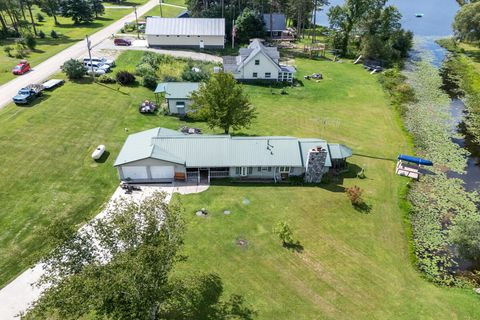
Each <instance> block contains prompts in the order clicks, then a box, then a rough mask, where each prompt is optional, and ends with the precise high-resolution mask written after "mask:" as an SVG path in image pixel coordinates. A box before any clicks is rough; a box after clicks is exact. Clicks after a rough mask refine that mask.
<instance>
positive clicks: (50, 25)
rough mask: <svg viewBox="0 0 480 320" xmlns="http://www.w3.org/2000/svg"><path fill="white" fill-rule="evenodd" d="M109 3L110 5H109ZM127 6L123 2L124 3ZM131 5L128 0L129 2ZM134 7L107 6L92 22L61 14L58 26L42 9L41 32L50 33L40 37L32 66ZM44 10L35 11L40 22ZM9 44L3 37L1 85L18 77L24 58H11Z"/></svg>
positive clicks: (0, 44) (140, 0)
mask: <svg viewBox="0 0 480 320" xmlns="http://www.w3.org/2000/svg"><path fill="white" fill-rule="evenodd" d="M136 2H138V3H139V4H141V3H144V2H145V0H137V1H136ZM106 5H108V4H106ZM122 5H123V4H122ZM127 5H128V3H127ZM131 11H132V9H109V8H107V9H105V14H104V15H103V16H100V17H99V18H98V19H95V20H94V21H93V22H92V23H90V24H79V25H75V24H74V23H73V21H72V20H71V19H70V18H63V17H57V19H58V22H59V24H58V25H55V23H54V20H53V17H48V16H47V15H46V14H44V13H43V12H42V15H43V16H44V17H45V21H44V22H36V26H37V31H38V32H40V30H41V31H43V32H44V33H45V35H46V37H45V38H44V39H40V38H37V39H36V40H37V46H36V48H35V50H33V51H31V52H30V53H29V54H28V55H27V56H26V59H27V60H29V62H30V64H31V66H32V68H35V66H36V65H38V64H40V63H42V62H43V61H45V60H46V59H48V58H50V57H51V56H53V55H55V54H57V53H59V52H60V51H62V50H64V49H65V48H67V47H69V46H71V45H73V44H75V43H76V42H78V41H81V40H82V39H84V38H85V36H86V35H91V34H93V33H95V32H96V31H98V30H100V29H103V28H104V27H106V26H108V25H109V24H111V23H113V22H115V21H116V20H118V19H120V18H122V17H124V16H125V15H127V14H128V13H130V12H131ZM38 12H40V10H39V9H38V8H37V7H34V10H33V14H34V19H35V21H36V13H38ZM52 30H55V31H56V32H57V34H58V35H59V38H58V39H53V38H52V37H51V36H50V33H51V31H52ZM6 46H12V47H14V41H13V40H0V85H2V84H4V83H6V82H8V81H10V80H12V79H14V78H15V77H16V76H14V75H13V74H12V73H11V70H12V69H13V67H14V66H15V65H16V64H17V63H18V61H19V60H20V59H18V58H14V57H8V56H7V55H6V54H5V53H4V52H3V48H5V47H6Z"/></svg>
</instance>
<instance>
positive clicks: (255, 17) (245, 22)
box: [235, 8, 265, 43]
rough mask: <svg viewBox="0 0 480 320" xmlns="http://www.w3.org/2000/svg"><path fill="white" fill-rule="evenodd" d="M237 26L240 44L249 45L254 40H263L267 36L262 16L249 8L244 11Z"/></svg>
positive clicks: (236, 23)
mask: <svg viewBox="0 0 480 320" xmlns="http://www.w3.org/2000/svg"><path fill="white" fill-rule="evenodd" d="M235 26H236V27H237V36H236V37H237V38H238V41H239V43H248V41H249V40H250V39H252V38H263V36H264V35H265V32H264V26H263V19H262V16H261V15H260V14H259V13H257V12H254V11H252V10H250V9H248V8H246V9H244V10H243V12H242V14H241V15H240V16H239V17H238V19H237V21H236V22H235Z"/></svg>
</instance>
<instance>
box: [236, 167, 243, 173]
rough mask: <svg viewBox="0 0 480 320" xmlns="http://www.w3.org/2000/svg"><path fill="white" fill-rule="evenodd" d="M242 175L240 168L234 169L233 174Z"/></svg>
mask: <svg viewBox="0 0 480 320" xmlns="http://www.w3.org/2000/svg"><path fill="white" fill-rule="evenodd" d="M241 173H242V168H241V167H236V168H235V174H236V175H240V174H241Z"/></svg>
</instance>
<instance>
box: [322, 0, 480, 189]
mask: <svg viewBox="0 0 480 320" xmlns="http://www.w3.org/2000/svg"><path fill="white" fill-rule="evenodd" d="M342 3H343V0H330V6H333V5H338V4H342ZM388 4H390V5H394V6H396V7H397V8H398V10H399V11H400V13H401V14H402V25H403V27H404V28H405V29H407V30H411V31H413V33H414V34H415V37H416V38H417V40H420V41H415V48H414V50H415V51H417V50H418V51H420V50H422V51H428V52H430V53H431V54H432V57H433V60H432V63H433V64H434V65H435V66H436V67H440V66H441V64H442V61H443V60H444V59H445V57H446V54H447V52H446V50H445V49H443V48H442V47H440V46H439V45H438V44H437V43H436V42H435V40H436V39H439V38H443V37H448V36H450V35H452V33H453V32H452V22H453V19H454V17H455V13H456V12H457V10H458V8H459V6H458V4H457V2H456V1H455V0H390V1H389V2H388ZM327 12H328V7H325V8H324V10H322V11H319V12H317V24H319V25H323V26H328V17H327V14H326V13H327ZM417 13H422V14H423V17H422V18H417V17H416V16H415V14H417ZM450 107H451V114H452V118H453V119H454V120H455V123H456V124H457V131H458V132H459V133H461V134H462V135H465V132H464V126H463V117H464V115H465V114H464V110H465V105H464V104H463V102H462V101H461V100H459V99H456V98H453V99H452V101H451V104H450ZM454 142H455V143H457V144H459V145H460V146H461V147H463V148H465V149H467V150H468V151H469V152H470V153H471V155H470V156H469V157H468V159H467V167H466V168H465V171H466V173H465V174H462V175H460V174H451V175H450V176H452V177H457V178H460V179H462V180H463V181H464V183H465V189H466V190H468V191H472V190H478V189H479V188H480V147H479V146H478V144H475V143H473V142H472V140H471V139H470V138H469V136H468V135H466V137H465V138H464V139H455V140H454Z"/></svg>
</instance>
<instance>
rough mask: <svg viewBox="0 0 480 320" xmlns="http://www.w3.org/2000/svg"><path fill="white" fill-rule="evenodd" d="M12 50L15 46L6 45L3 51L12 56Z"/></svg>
mask: <svg viewBox="0 0 480 320" xmlns="http://www.w3.org/2000/svg"><path fill="white" fill-rule="evenodd" d="M12 51H13V47H10V46H6V47H4V48H3V52H5V54H6V55H7V56H8V57H12Z"/></svg>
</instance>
